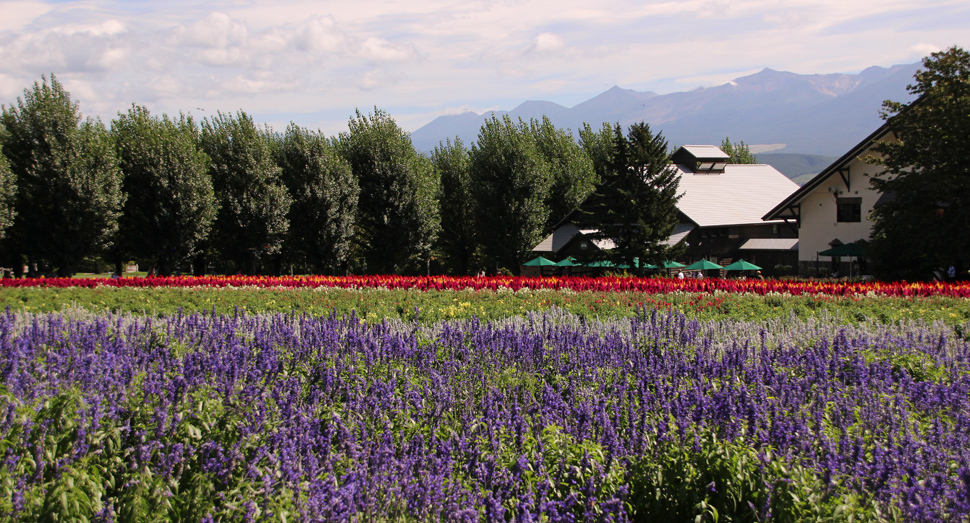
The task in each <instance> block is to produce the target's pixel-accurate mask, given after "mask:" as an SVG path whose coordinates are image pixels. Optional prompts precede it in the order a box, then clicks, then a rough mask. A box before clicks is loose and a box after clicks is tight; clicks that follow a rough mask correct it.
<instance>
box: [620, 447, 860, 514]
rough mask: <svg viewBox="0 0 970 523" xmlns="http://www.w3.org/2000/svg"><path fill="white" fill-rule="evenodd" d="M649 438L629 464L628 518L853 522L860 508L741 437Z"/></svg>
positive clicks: (806, 472) (857, 501)
mask: <svg viewBox="0 0 970 523" xmlns="http://www.w3.org/2000/svg"><path fill="white" fill-rule="evenodd" d="M685 434H686V435H685V436H684V437H683V438H672V439H668V440H657V441H654V442H652V445H651V446H652V447H653V448H652V449H651V450H652V452H650V453H649V454H648V455H646V456H644V458H643V459H642V460H641V461H639V462H637V463H634V464H632V465H631V466H630V470H631V472H630V478H629V481H630V484H631V493H630V498H631V501H630V505H631V507H630V508H631V512H632V514H631V515H632V516H633V519H634V520H636V521H696V522H757V521H766V520H769V519H768V517H769V514H770V521H780V522H798V521H832V522H835V521H853V520H854V519H857V518H859V517H860V516H865V515H866V512H867V510H868V509H870V508H871V507H867V506H866V504H865V503H864V502H863V501H862V500H860V499H858V497H855V496H851V495H846V494H838V493H836V491H835V489H833V488H831V487H829V486H827V485H826V484H825V483H824V482H823V481H822V479H821V478H819V477H818V476H816V475H815V473H814V472H813V471H812V470H811V469H809V468H806V467H803V466H801V465H799V464H797V463H787V462H786V460H784V459H783V458H781V457H779V456H777V455H775V454H773V453H772V452H771V450H770V449H762V450H760V451H759V449H758V448H757V446H755V445H751V444H747V443H746V442H745V441H744V440H743V439H739V440H735V441H732V442H726V441H722V440H720V439H719V438H718V437H717V435H716V434H715V432H714V431H712V430H710V429H702V430H699V429H688V430H687V431H686V433H685Z"/></svg>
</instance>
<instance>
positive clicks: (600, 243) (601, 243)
mask: <svg viewBox="0 0 970 523" xmlns="http://www.w3.org/2000/svg"><path fill="white" fill-rule="evenodd" d="M579 232H581V233H583V234H585V235H590V234H597V233H599V232H600V230H599V229H580V230H579ZM593 245H595V246H597V247H599V248H600V250H604V251H608V250H610V249H615V248H616V242H614V241H613V240H611V239H609V238H601V239H597V240H593Z"/></svg>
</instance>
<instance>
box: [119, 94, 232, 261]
mask: <svg viewBox="0 0 970 523" xmlns="http://www.w3.org/2000/svg"><path fill="white" fill-rule="evenodd" d="M111 130H112V134H113V135H114V139H115V143H116V146H117V150H118V157H119V159H120V161H121V170H122V172H123V173H124V190H125V192H126V193H127V195H128V199H127V201H126V202H125V207H124V213H123V214H122V216H121V219H120V220H119V226H120V231H119V232H120V236H121V238H122V239H121V241H120V243H121V246H120V247H121V248H120V249H118V250H120V251H121V253H122V254H123V255H124V256H123V259H132V258H141V259H150V260H153V261H154V263H155V264H156V266H157V268H158V272H159V273H160V274H162V275H169V274H171V272H172V270H173V269H174V265H175V264H176V263H177V262H179V261H182V260H185V259H186V258H188V257H190V256H193V255H195V254H196V252H197V249H198V246H199V245H200V243H201V242H203V241H204V240H205V239H206V238H207V237H208V235H209V232H210V230H211V229H212V223H213V221H214V220H215V217H216V210H217V205H218V204H217V202H216V197H215V193H214V191H213V188H212V180H211V178H210V177H209V157H208V156H206V154H205V153H203V152H202V150H201V149H200V148H199V143H198V129H197V128H196V125H195V122H194V121H193V120H192V118H191V117H186V116H184V115H183V116H181V117H179V119H178V120H174V119H170V118H169V117H168V116H166V115H162V117H161V118H159V117H157V116H152V115H151V114H149V112H148V109H146V108H145V107H140V106H132V107H131V109H129V110H128V113H127V114H119V115H118V118H117V119H116V120H114V121H113V122H112V124H111Z"/></svg>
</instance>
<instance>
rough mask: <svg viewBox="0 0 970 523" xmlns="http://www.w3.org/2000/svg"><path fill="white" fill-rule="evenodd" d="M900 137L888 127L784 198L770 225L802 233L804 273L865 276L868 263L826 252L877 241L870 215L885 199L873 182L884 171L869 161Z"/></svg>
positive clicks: (771, 213) (801, 270)
mask: <svg viewBox="0 0 970 523" xmlns="http://www.w3.org/2000/svg"><path fill="white" fill-rule="evenodd" d="M892 140H895V137H894V136H893V134H892V131H890V130H889V125H888V123H887V124H883V125H882V126H881V127H879V129H876V131H875V132H873V133H872V134H870V135H869V136H867V137H866V138H865V139H864V140H862V141H861V142H859V143H858V144H857V145H856V146H855V147H853V148H852V149H850V150H849V151H848V152H846V153H845V154H844V155H842V157H841V158H839V159H838V160H836V161H835V162H833V163H832V164H831V165H829V166H828V167H826V168H825V169H824V170H822V172H820V173H819V174H817V175H816V176H815V177H814V178H812V179H811V180H809V181H808V182H807V183H806V184H805V185H803V186H802V187H800V188H799V189H798V190H796V191H795V192H793V193H792V194H790V195H789V196H788V197H787V198H785V199H783V200H781V203H779V204H777V205H775V206H774V208H772V209H771V210H770V211H769V212H767V213H765V215H764V219H765V220H766V221H771V222H776V221H778V220H783V221H784V222H786V223H788V224H789V226H790V227H791V228H793V229H796V230H797V231H798V272H799V274H802V275H808V276H815V275H820V276H822V275H824V276H828V275H831V274H837V275H850V274H865V270H866V261H865V259H864V258H863V259H856V258H854V257H842V258H838V257H830V256H824V255H821V254H820V253H821V252H823V251H826V250H829V249H831V248H833V247H838V246H840V245H844V244H849V243H854V244H863V245H864V244H865V243H867V242H868V241H869V239H870V238H871V237H872V221H871V220H870V219H869V215H870V213H871V212H872V209H873V208H874V207H875V206H876V205H877V204H878V203H879V201H880V198H883V195H882V193H880V192H878V191H876V190H874V189H873V188H872V186H871V185H870V183H869V179H870V178H871V177H873V176H875V175H876V174H878V173H880V172H882V171H883V169H884V167H883V166H881V165H878V164H872V163H869V162H867V161H866V158H867V157H874V156H878V154H877V153H875V152H874V151H873V150H872V147H873V146H874V145H875V144H876V143H877V142H881V141H892Z"/></svg>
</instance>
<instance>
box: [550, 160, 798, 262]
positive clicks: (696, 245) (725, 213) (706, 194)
mask: <svg viewBox="0 0 970 523" xmlns="http://www.w3.org/2000/svg"><path fill="white" fill-rule="evenodd" d="M728 160H729V156H728V155H727V154H726V153H724V151H722V150H721V149H720V148H718V147H715V146H713V145H685V146H683V147H680V148H679V149H677V151H675V152H674V154H673V155H672V156H671V161H672V163H673V166H674V168H675V169H677V170H678V171H679V172H680V174H681V176H680V185H679V190H680V192H681V193H682V194H683V196H682V197H681V199H680V201H679V202H678V204H677V211H678V213H677V214H678V222H679V223H678V224H677V227H676V229H675V230H674V232H673V234H672V235H671V237H670V238H669V239H668V240H667V243H668V244H669V245H674V244H677V243H679V242H682V241H683V242H685V244H686V259H685V260H679V261H682V262H686V263H691V262H695V261H698V260H701V259H707V260H710V261H712V262H714V263H720V264H722V265H727V264H729V263H731V262H732V261H736V260H737V259H739V258H744V259H745V260H747V261H750V262H752V263H754V264H756V265H760V266H761V267H763V268H764V270H765V273H766V274H769V275H770V274H780V273H784V272H785V271H786V269H785V267H786V266H793V265H795V264H796V263H797V244H798V235H797V230H796V229H795V228H794V227H789V226H788V225H787V224H786V222H785V220H783V219H777V220H771V221H765V220H763V219H762V217H763V216H764V215H765V213H766V212H768V211H769V210H770V209H771V208H772V207H773V206H775V204H776V203H777V202H778V201H780V200H782V199H784V198H785V197H787V196H788V195H790V194H791V193H792V192H793V191H795V190H797V189H798V185H797V184H795V183H794V182H792V181H791V180H790V179H788V177H786V176H785V175H784V174H782V173H780V172H778V171H777V170H776V169H775V168H774V167H772V166H770V165H763V164H731V163H728ZM594 231H595V228H594V227H593V226H592V225H589V224H584V223H582V215H581V214H580V213H578V212H576V211H574V212H572V213H570V214H569V216H567V217H566V218H565V219H564V220H563V221H562V222H560V224H559V226H558V227H557V229H556V230H555V231H554V232H553V233H552V234H551V235H549V236H548V237H547V238H546V239H545V240H543V241H542V242H541V243H540V244H539V245H537V246H536V247H535V248H533V253H535V254H537V255H542V256H546V257H549V258H556V259H563V258H566V257H568V256H577V255H588V254H589V253H590V252H595V251H596V250H609V249H610V248H612V243H611V242H610V241H609V240H592V239H590V238H589V237H588V235H589V234H590V233H592V232H594ZM776 267H777V268H776Z"/></svg>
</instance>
